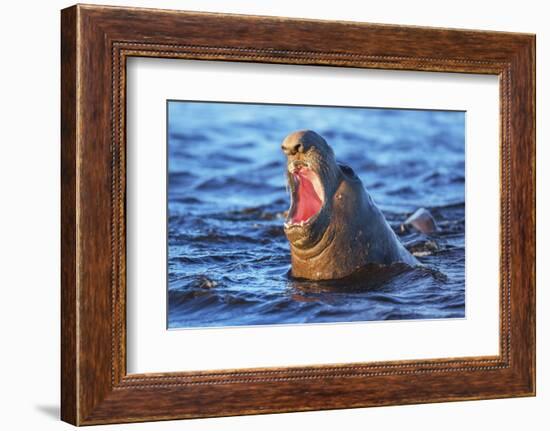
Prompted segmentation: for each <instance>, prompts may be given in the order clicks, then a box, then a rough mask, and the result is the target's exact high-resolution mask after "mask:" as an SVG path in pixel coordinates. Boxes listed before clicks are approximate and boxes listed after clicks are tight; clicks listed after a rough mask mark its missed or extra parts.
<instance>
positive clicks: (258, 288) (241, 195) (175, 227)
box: [166, 100, 466, 329]
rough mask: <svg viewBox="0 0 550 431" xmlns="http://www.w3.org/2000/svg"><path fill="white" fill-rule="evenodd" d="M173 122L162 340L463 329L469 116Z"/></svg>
mask: <svg viewBox="0 0 550 431" xmlns="http://www.w3.org/2000/svg"><path fill="white" fill-rule="evenodd" d="M166 115H167V119H166V124H167V133H166V136H167V143H166V145H167V203H166V205H167V238H166V242H167V255H168V259H167V261H168V262H167V298H168V299H167V327H168V329H186V328H220V327H235V326H254V325H296V324H321V323H322V324H329V323H346V322H370V321H388V320H392V321H395V320H433V319H457V318H458V319H461V318H465V316H466V313H465V307H466V289H465V204H466V202H465V122H466V113H465V112H464V111H444V110H432V109H402V108H379V107H351V106H312V105H289V104H268V103H245V102H239V103H236V102H219V101H185V100H168V101H167V107H166Z"/></svg>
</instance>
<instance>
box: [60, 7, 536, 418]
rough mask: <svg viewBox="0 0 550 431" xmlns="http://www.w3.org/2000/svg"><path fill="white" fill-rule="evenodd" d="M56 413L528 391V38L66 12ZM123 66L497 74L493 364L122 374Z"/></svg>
mask: <svg viewBox="0 0 550 431" xmlns="http://www.w3.org/2000/svg"><path fill="white" fill-rule="evenodd" d="M61 17H62V20H61V21H62V22H61V24H62V25H61V50H62V56H61V58H62V63H61V75H62V76H61V80H62V81H61V82H62V93H61V107H62V109H61V129H62V134H61V139H62V145H61V169H62V175H61V177H62V179H61V191H62V196H61V207H62V216H61V227H62V239H61V253H62V256H61V257H62V286H61V292H62V295H61V306H62V322H61V340H62V343H61V358H62V361H61V367H62V368H61V389H62V390H61V417H62V419H63V420H64V421H67V422H70V423H72V424H75V425H88V424H101V423H114V422H137V421H149V420H163V419H178V418H195V417H211V416H229V415H240V414H257V413H272V412H289V411H306V410H320V409H338V408H351V407H366V406H381V405H390V404H412V403H426V402H441V401H454V400H473V399H482V398H483V399H488V398H502V397H515V396H532V395H534V394H535V36H534V35H529V34H513V33H504V32H487V31H469V30H449V29H436V28H423V27H402V26H391V25H375V24H362V23H353V22H330V21H315V20H297V19H286V18H275V17H254V16H240V15H219V14H211V13H196V12H178V11H165V10H147V9H133V8H119V7H102V6H82V5H78V6H73V7H70V8H68V9H65V10H63V11H62V14H61ZM131 56H143V57H164V58H182V59H198V60H205V61H208V60H218V61H219V60H223V61H240V62H257V63H260V62H261V63H285V64H300V65H331V66H342V67H355V68H375V69H396V70H415V71H441V72H461V73H479V74H493V75H498V76H499V77H500V154H501V164H500V166H501V168H500V174H501V178H500V179H501V193H500V207H501V215H500V220H495V222H497V223H500V311H499V312H500V354H499V355H498V356H494V357H493V356H490V357H460V358H442V359H430V360H412V361H398V362H397V361H392V362H379V363H350V364H337V365H326V366H318V365H317V366H302V367H283V368H265V369H239V370H226V371H209V370H205V371H203V372H176V373H173V372H172V373H156V374H127V372H126V349H125V345H126V321H125V316H126V308H125V307H126V302H125V301H126V284H125V283H126V266H125V263H126V262H125V191H126V175H125V152H126V138H125V98H126V87H125V84H126V68H125V65H126V60H127V59H128V57H131Z"/></svg>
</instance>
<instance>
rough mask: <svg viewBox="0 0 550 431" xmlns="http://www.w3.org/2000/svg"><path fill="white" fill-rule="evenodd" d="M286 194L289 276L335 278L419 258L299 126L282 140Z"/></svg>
mask: <svg viewBox="0 0 550 431" xmlns="http://www.w3.org/2000/svg"><path fill="white" fill-rule="evenodd" d="M281 147H282V150H283V151H284V153H285V154H286V156H287V178H288V185H289V189H290V195H291V204H290V209H289V211H288V217H287V220H286V222H285V225H284V231H285V234H286V237H287V239H288V241H289V243H290V251H291V260H292V275H293V276H294V277H297V278H304V279H310V280H334V279H340V278H344V277H347V276H349V275H352V274H353V273H354V272H355V271H357V270H359V269H361V268H362V267H364V266H365V265H367V264H369V263H375V264H391V263H394V262H403V263H406V264H408V265H418V264H419V263H418V261H417V260H416V258H415V257H414V256H412V255H411V254H410V253H409V252H408V251H407V249H406V248H405V247H404V246H403V245H402V244H401V242H400V241H399V239H398V238H397V236H396V234H395V233H394V231H393V230H392V228H391V227H390V225H389V224H388V222H387V221H386V219H385V218H384V215H383V214H382V212H381V211H380V209H378V207H377V206H376V205H375V203H374V202H373V200H372V198H371V197H370V195H369V194H368V193H367V191H366V190H365V188H364V187H363V183H362V182H361V180H360V179H359V178H358V177H357V175H355V173H354V171H353V170H352V169H351V168H350V167H348V166H345V165H342V164H338V163H337V162H336V159H335V157H334V152H333V150H332V148H331V147H330V146H329V145H328V144H327V142H326V141H325V140H324V139H323V138H322V137H321V136H320V135H318V134H317V133H315V132H313V131H311V130H301V131H297V132H293V133H291V134H290V135H288V136H287V137H286V138H285V139H284V141H283V144H282V146H281Z"/></svg>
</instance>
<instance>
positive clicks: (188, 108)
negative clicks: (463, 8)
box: [61, 5, 535, 425]
mask: <svg viewBox="0 0 550 431" xmlns="http://www.w3.org/2000/svg"><path fill="white" fill-rule="evenodd" d="M61 44H62V47H61V48H62V65H61V66H62V67H61V69H62V95H61V100H62V104H61V105H62V112H61V117H62V152H61V161H62V184H61V185H62V197H61V200H62V286H61V288H62V327H61V330H62V346H61V350H62V364H61V365H62V382H61V384H62V400H61V406H62V409H61V415H62V419H63V420H65V421H67V422H70V423H72V424H75V425H89V424H90V425H91V424H102V423H117V422H138V421H149V420H165V419H178V418H197V417H212V416H227V415H239V414H256V413H269V412H288V411H306V410H320V409H335V408H352V407H367V406H381V405H395V404H412V403H427V402H441V401H451V400H474V399H489V398H501V397H514V396H532V395H534V394H535V134H534V124H535V112H534V100H535V79H534V70H535V50H534V47H535V37H534V36H533V35H529V34H515V33H501V32H486V31H470V30H450V29H435V28H423V27H403V26H389V25H377V24H366V23H351V22H330V21H316V20H297V19H287V18H276V17H254V16H241V15H221V14H212V13H197V12H179V11H167V10H150V9H134V8H119V7H104V6H92V5H86V6H82V5H77V6H73V7H71V8H68V9H65V10H63V11H62V28H61Z"/></svg>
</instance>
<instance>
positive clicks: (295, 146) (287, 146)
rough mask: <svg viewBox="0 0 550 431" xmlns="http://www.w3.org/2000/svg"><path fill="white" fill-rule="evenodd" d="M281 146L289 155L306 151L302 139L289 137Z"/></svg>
mask: <svg viewBox="0 0 550 431" xmlns="http://www.w3.org/2000/svg"><path fill="white" fill-rule="evenodd" d="M281 148H282V150H283V152H284V153H285V154H286V155H287V156H295V155H296V154H298V153H304V152H305V145H304V143H303V142H302V141H301V140H298V141H297V140H295V139H288V138H287V139H285V140H284V142H283V144H282V145H281Z"/></svg>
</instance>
